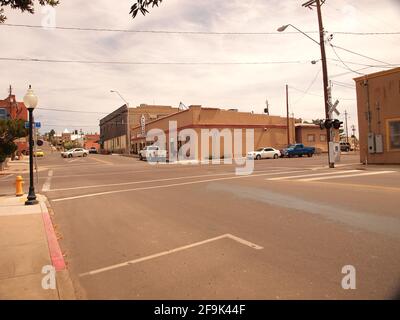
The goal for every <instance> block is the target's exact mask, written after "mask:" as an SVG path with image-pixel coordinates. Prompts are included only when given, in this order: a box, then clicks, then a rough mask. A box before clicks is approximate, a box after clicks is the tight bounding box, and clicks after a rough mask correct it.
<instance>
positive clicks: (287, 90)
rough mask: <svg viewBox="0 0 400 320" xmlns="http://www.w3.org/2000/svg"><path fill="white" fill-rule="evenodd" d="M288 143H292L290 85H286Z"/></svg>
mask: <svg viewBox="0 0 400 320" xmlns="http://www.w3.org/2000/svg"><path fill="white" fill-rule="evenodd" d="M286 113H287V115H286V117H287V144H288V146H289V145H290V118H289V86H288V85H286Z"/></svg>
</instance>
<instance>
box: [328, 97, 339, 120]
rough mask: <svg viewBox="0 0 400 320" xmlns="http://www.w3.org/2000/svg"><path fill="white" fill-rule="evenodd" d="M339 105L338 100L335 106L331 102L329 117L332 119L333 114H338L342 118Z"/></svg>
mask: <svg viewBox="0 0 400 320" xmlns="http://www.w3.org/2000/svg"><path fill="white" fill-rule="evenodd" d="M338 105H339V100H336V102H335V103H334V104H332V103H331V102H329V107H330V108H329V115H330V116H331V117H332V115H333V113H336V115H337V116H340V112H339V111H338V109H337V107H338Z"/></svg>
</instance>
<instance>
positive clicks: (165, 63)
mask: <svg viewBox="0 0 400 320" xmlns="http://www.w3.org/2000/svg"><path fill="white" fill-rule="evenodd" d="M0 61H19V62H45V63H79V64H109V65H274V64H302V63H309V61H300V60H292V61H248V62H233V61H232V62H129V61H93V60H55V59H36V58H10V57H0Z"/></svg>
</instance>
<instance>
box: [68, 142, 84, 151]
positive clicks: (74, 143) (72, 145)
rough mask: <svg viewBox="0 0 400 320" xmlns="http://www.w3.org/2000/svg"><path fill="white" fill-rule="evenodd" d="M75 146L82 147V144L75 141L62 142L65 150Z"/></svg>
mask: <svg viewBox="0 0 400 320" xmlns="http://www.w3.org/2000/svg"><path fill="white" fill-rule="evenodd" d="M75 148H82V145H81V144H80V143H79V142H77V141H67V142H64V149H65V150H70V149H75Z"/></svg>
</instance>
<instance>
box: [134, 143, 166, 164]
mask: <svg viewBox="0 0 400 320" xmlns="http://www.w3.org/2000/svg"><path fill="white" fill-rule="evenodd" d="M139 158H140V160H149V161H161V162H165V161H166V159H167V150H161V149H160V147H157V146H147V147H145V148H144V149H143V150H140V152H139Z"/></svg>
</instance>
